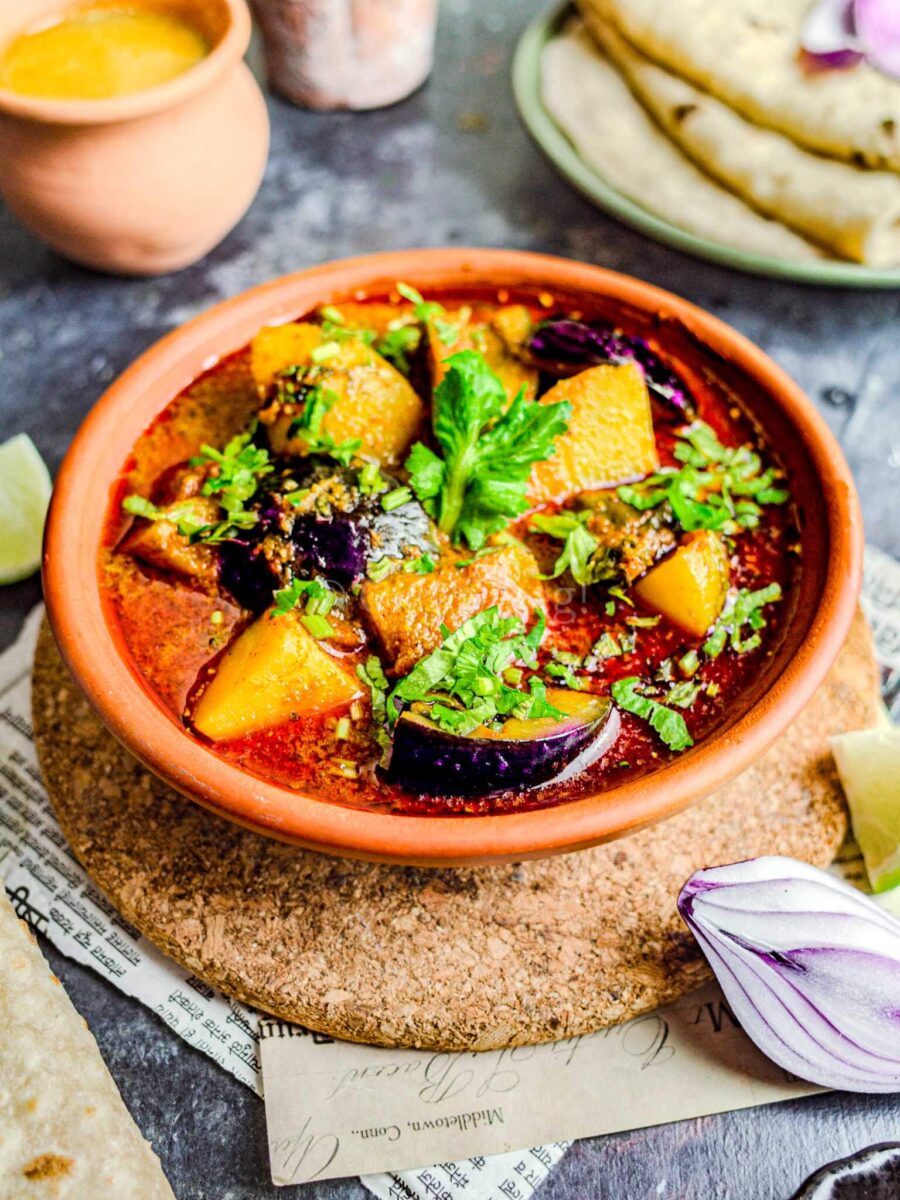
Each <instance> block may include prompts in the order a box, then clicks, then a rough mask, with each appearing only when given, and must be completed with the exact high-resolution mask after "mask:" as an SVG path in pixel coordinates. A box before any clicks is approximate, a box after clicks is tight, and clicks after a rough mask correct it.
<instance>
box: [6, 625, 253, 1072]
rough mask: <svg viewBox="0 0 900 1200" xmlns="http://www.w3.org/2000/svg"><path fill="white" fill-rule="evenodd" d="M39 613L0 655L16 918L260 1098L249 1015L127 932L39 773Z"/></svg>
mask: <svg viewBox="0 0 900 1200" xmlns="http://www.w3.org/2000/svg"><path fill="white" fill-rule="evenodd" d="M41 616H42V610H41V609H36V610H35V611H34V612H32V613H31V615H30V616H29V618H28V620H27V622H26V624H25V627H24V629H23V631H22V634H21V636H20V637H19V639H18V641H17V642H16V643H15V645H14V646H12V647H11V648H10V649H9V650H7V651H6V652H5V653H4V654H3V655H0V880H2V882H3V883H4V884H5V886H6V890H7V893H8V894H9V898H10V900H11V901H12V904H13V907H14V908H15V910H16V912H17V914H18V915H19V917H20V918H22V920H24V921H27V922H28V924H29V925H30V926H31V927H32V928H33V929H35V930H36V931H37V932H38V933H42V934H44V935H45V936H46V937H48V938H49V939H50V941H51V942H52V943H53V945H54V946H56V948H57V949H58V950H61V951H62V953H63V954H66V955H68V957H69V958H74V959H75V960H76V961H77V962H80V963H81V964H82V965H83V966H87V967H92V968H93V969H94V970H95V971H96V972H97V973H98V974H99V975H102V976H103V977H104V978H105V979H107V980H109V982H110V983H112V984H114V985H115V986H116V987H117V988H118V989H119V991H121V992H124V993H125V994H126V995H127V996H133V997H135V999H137V1000H140V1002H141V1003H142V1004H145V1005H146V1006H147V1007H148V1008H149V1009H151V1010H152V1011H153V1012H155V1013H156V1014H157V1015H158V1016H159V1017H160V1018H161V1019H162V1020H163V1021H165V1023H166V1024H167V1025H168V1026H169V1027H170V1028H171V1029H173V1030H174V1031H175V1032H176V1033H177V1034H179V1036H181V1037H183V1038H184V1040H185V1041H186V1042H189V1043H190V1045H192V1046H194V1047H195V1048H196V1049H197V1050H202V1051H203V1053H204V1054H208V1055H209V1057H210V1058H212V1059H214V1060H215V1061H216V1062H217V1063H219V1064H220V1065H221V1066H223V1067H224V1068H225V1069H226V1070H227V1071H230V1072H231V1074H232V1075H234V1076H235V1077H236V1078H238V1079H239V1080H240V1081H241V1083H245V1084H247V1086H248V1087H251V1088H253V1090H254V1091H255V1092H257V1093H261V1092H262V1073H261V1069H260V1061H259V1045H258V1043H259V1035H258V1030H257V1021H256V1013H255V1012H254V1011H253V1009H250V1008H247V1007H246V1006H245V1005H243V1004H239V1003H238V1002H237V1001H235V1000H230V999H228V998H227V997H226V996H223V995H222V994H221V993H220V992H217V991H215V989H213V988H211V987H209V986H208V985H207V984H205V983H203V982H202V981H201V980H199V979H196V978H194V977H193V976H192V975H190V974H189V973H188V972H186V971H184V970H182V969H180V968H179V967H178V966H177V964H176V963H174V962H172V960H171V959H168V958H166V957H165V956H164V955H163V954H162V953H161V952H160V951H159V950H157V949H156V947H155V946H153V945H152V944H151V943H150V942H148V941H147V940H146V939H145V938H143V937H141V935H140V934H139V933H138V931H137V930H136V929H134V928H132V926H131V925H129V924H128V922H127V921H125V920H124V919H123V918H122V917H120V916H119V914H118V913H117V912H116V910H115V909H114V908H113V907H112V905H111V904H110V903H109V901H108V900H107V899H106V898H105V897H104V896H103V895H101V893H100V892H98V891H97V889H96V888H95V887H94V885H93V884H92V883H91V881H90V879H89V878H88V876H87V874H86V873H85V871H84V870H83V868H82V867H81V866H80V865H79V863H78V861H77V860H76V858H75V856H74V855H73V854H72V851H71V850H70V849H69V847H68V845H67V844H66V839H65V837H64V836H63V832H62V830H61V829H60V827H59V825H58V823H57V821H56V817H55V816H54V813H53V809H52V808H51V806H50V801H49V799H48V798H47V793H46V792H45V790H44V785H43V783H42V782H41V777H40V773H39V771H38V765H37V756H36V753H35V748H34V741H33V738H32V731H31V661H32V659H33V657H34V644H35V639H36V638H37V631H38V627H39V625H40V620H41Z"/></svg>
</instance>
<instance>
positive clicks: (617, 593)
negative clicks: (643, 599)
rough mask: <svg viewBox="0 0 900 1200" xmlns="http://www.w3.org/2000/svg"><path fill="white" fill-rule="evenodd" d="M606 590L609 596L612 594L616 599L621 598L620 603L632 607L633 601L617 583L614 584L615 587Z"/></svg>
mask: <svg viewBox="0 0 900 1200" xmlns="http://www.w3.org/2000/svg"><path fill="white" fill-rule="evenodd" d="M607 591H608V592H609V594H610V595H611V596H614V597H615V598H616V600H621V601H622V603H623V604H627V605H628V607H629V608H634V601H633V600H632V599H631V597H630V596H629V595H628V594H627V593H626V592H625V590H624V589H623V588H621V587H619V585H618V584H616V585H615V587H611V588H608V589H607Z"/></svg>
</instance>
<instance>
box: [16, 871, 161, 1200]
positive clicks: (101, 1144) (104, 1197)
mask: <svg viewBox="0 0 900 1200" xmlns="http://www.w3.org/2000/svg"><path fill="white" fill-rule="evenodd" d="M0 1033H2V1037H0V1197H2V1200H42V1198H45V1200H175V1197H174V1195H173V1194H172V1189H171V1188H170V1187H169V1185H168V1183H167V1182H166V1180H165V1177H164V1175H163V1173H162V1170H161V1169H160V1165H159V1163H158V1161H157V1159H156V1157H155V1156H154V1154H153V1151H152V1150H151V1149H150V1147H149V1146H148V1145H147V1143H146V1142H145V1141H144V1139H143V1138H142V1137H141V1134H140V1131H139V1130H138V1128H137V1126H136V1125H135V1123H134V1121H133V1120H132V1119H131V1117H130V1116H129V1114H128V1110H127V1109H126V1107H125V1105H124V1104H123V1102H122V1097H121V1096H120V1095H119V1093H118V1090H117V1089H116V1085H115V1084H114V1083H113V1080H112V1077H111V1075H110V1074H109V1071H107V1069H106V1067H105V1066H104V1064H103V1059H102V1058H101V1057H100V1052H99V1050H98V1049H97V1043H96V1042H95V1041H94V1039H93V1038H92V1037H91V1035H90V1032H89V1031H88V1028H87V1026H86V1025H85V1023H84V1021H82V1019H81V1017H79V1015H78V1013H77V1012H76V1011H75V1009H74V1008H73V1007H72V1005H71V1003H70V1001H69V999H68V997H67V996H66V994H65V992H64V991H63V989H62V987H61V986H60V984H59V982H58V981H57V980H56V979H54V977H53V976H52V975H51V974H50V969H49V967H48V966H47V964H46V962H45V961H44V959H43V957H42V955H41V952H40V950H39V949H38V948H37V946H36V945H35V943H34V941H33V940H32V939H31V937H30V936H29V935H28V933H27V932H26V930H25V928H24V926H23V925H21V924H20V922H19V921H18V920H17V919H16V916H15V914H14V913H13V910H12V908H11V907H10V904H9V901H8V900H7V899H6V895H5V893H4V890H3V885H2V883H0Z"/></svg>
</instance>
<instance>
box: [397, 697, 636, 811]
mask: <svg viewBox="0 0 900 1200" xmlns="http://www.w3.org/2000/svg"><path fill="white" fill-rule="evenodd" d="M547 699H548V700H549V702H550V703H551V704H553V705H554V706H555V707H556V708H559V709H561V710H562V711H563V712H564V713H565V714H566V715H565V717H564V718H563V719H562V720H561V721H557V720H554V719H553V718H548V717H541V718H538V719H535V720H521V719H519V718H516V717H511V718H510V719H509V720H507V721H506V722H505V723H504V725H503V727H502V729H500V730H498V731H494V730H490V729H486V728H484V727H483V726H481V727H479V728H478V729H476V730H474V731H473V732H472V733H470V734H465V735H461V734H456V733H447V732H445V731H444V730H442V729H440V728H438V726H437V725H435V724H434V722H433V721H431V720H429V719H428V717H427V716H424V715H423V714H422V713H418V712H414V711H412V710H410V709H407V710H406V711H405V712H403V713H401V714H400V716H399V718H398V720H397V724H396V727H395V729H394V741H393V747H392V750H391V759H390V764H389V765H388V767H387V779H388V781H389V782H390V783H395V784H398V785H399V786H400V787H402V788H405V789H406V791H409V792H416V793H418V794H419V795H430V796H483V795H488V794H490V793H491V792H503V791H508V790H521V789H522V788H530V787H534V786H535V785H537V784H539V783H547V782H548V781H549V780H551V779H553V778H554V777H555V776H557V775H559V774H560V773H561V772H563V771H564V770H565V769H566V768H567V767H570V766H573V765H575V764H576V760H577V761H578V762H579V763H580V765H581V767H584V766H587V765H588V763H589V762H593V761H595V760H596V759H597V758H599V757H600V755H601V754H604V753H605V752H606V750H608V749H609V747H610V746H611V745H612V744H613V742H614V741H615V739H616V737H617V736H618V733H619V714H618V711H617V710H616V709H615V708H614V707H613V706H612V704H611V702H610V701H609V699H608V698H607V697H606V696H593V695H590V694H589V693H586V692H575V691H570V690H569V689H566V688H548V690H547Z"/></svg>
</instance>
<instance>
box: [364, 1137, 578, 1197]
mask: <svg viewBox="0 0 900 1200" xmlns="http://www.w3.org/2000/svg"><path fill="white" fill-rule="evenodd" d="M571 1144H572V1143H571V1142H553V1143H552V1144H551V1145H549V1146H532V1147H531V1149H530V1150H520V1151H517V1152H516V1153H513V1154H494V1155H491V1157H490V1158H470V1159H469V1160H468V1161H466V1162H444V1163H439V1164H438V1165H437V1166H436V1167H423V1168H422V1170H421V1171H404V1173H403V1174H402V1175H364V1176H363V1177H362V1182H363V1183H364V1184H365V1185H366V1187H367V1188H368V1189H369V1191H370V1192H372V1193H373V1194H374V1195H376V1196H377V1197H378V1200H495V1198H496V1200H526V1198H527V1197H528V1196H530V1195H531V1193H532V1192H533V1191H534V1190H535V1189H536V1188H537V1187H538V1186H539V1185H540V1184H542V1183H543V1182H544V1180H545V1179H546V1178H547V1176H548V1175H549V1174H550V1172H551V1171H552V1170H553V1168H554V1167H555V1166H556V1164H557V1163H558V1162H559V1160H560V1159H561V1158H562V1156H563V1155H564V1154H565V1152H566V1151H567V1150H568V1148H569V1146H570V1145H571Z"/></svg>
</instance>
